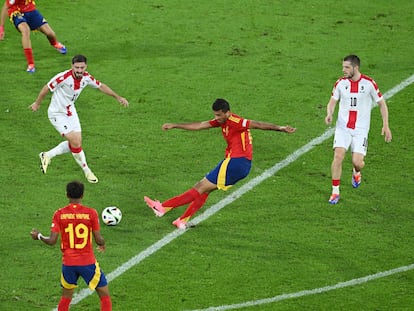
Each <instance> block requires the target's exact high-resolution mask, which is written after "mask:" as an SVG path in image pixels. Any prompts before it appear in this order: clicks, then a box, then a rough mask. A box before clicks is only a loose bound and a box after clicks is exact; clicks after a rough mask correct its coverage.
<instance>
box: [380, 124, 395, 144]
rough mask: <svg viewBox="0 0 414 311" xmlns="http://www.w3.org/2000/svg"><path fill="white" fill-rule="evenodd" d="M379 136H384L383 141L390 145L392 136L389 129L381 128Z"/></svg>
mask: <svg viewBox="0 0 414 311" xmlns="http://www.w3.org/2000/svg"><path fill="white" fill-rule="evenodd" d="M381 135H382V136H384V140H385V142H386V143H390V142H391V140H392V134H391V130H390V128H389V127H388V126H387V127H383V128H382V130H381Z"/></svg>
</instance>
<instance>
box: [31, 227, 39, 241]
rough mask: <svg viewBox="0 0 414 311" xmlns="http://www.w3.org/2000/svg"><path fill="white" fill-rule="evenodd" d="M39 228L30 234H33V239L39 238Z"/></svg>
mask: <svg viewBox="0 0 414 311" xmlns="http://www.w3.org/2000/svg"><path fill="white" fill-rule="evenodd" d="M39 233H40V232H39V230H37V229H32V231H30V235H31V236H32V239H33V240H37V236H38V235H39Z"/></svg>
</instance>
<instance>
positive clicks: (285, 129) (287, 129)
mask: <svg viewBox="0 0 414 311" xmlns="http://www.w3.org/2000/svg"><path fill="white" fill-rule="evenodd" d="M280 131H281V132H285V133H288V134H291V133H294V132H296V128H295V127H291V126H289V125H286V126H281V127H280Z"/></svg>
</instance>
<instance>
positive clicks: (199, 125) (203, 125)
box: [162, 121, 211, 131]
mask: <svg viewBox="0 0 414 311" xmlns="http://www.w3.org/2000/svg"><path fill="white" fill-rule="evenodd" d="M208 128H211V125H210V122H209V121H202V122H191V123H165V124H163V126H162V129H163V130H164V131H167V130H170V129H182V130H188V131H198V130H205V129H208Z"/></svg>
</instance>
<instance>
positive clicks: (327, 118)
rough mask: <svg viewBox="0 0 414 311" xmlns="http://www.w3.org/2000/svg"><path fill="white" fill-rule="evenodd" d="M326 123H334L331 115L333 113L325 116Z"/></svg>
mask: <svg viewBox="0 0 414 311" xmlns="http://www.w3.org/2000/svg"><path fill="white" fill-rule="evenodd" d="M325 123H326V124H327V125H329V124H331V123H332V116H331V115H327V116H326V117H325Z"/></svg>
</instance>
